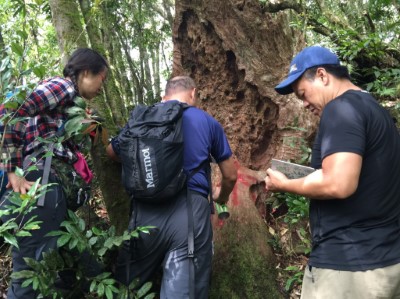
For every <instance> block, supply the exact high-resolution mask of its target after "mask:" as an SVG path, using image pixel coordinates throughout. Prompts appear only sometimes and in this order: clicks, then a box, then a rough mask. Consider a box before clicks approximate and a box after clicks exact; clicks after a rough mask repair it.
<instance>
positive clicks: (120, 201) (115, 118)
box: [79, 0, 130, 232]
mask: <svg viewBox="0 0 400 299" xmlns="http://www.w3.org/2000/svg"><path fill="white" fill-rule="evenodd" d="M79 3H80V7H81V9H82V14H83V16H84V20H85V23H86V28H87V31H88V36H89V40H90V43H91V45H92V48H93V49H95V50H97V51H98V52H99V53H101V54H102V55H104V56H106V53H110V52H109V51H106V48H105V47H106V46H107V43H105V42H104V39H102V36H101V34H100V30H99V27H100V28H105V31H108V30H109V28H108V24H107V22H108V20H107V19H100V20H98V19H95V17H94V16H93V15H91V14H90V7H91V2H90V1H89V0H79ZM100 7H101V6H100ZM111 54H112V53H111ZM111 60H112V58H111ZM105 94H106V97H105V98H104V97H100V98H98V99H96V100H95V102H94V105H95V107H96V108H97V109H98V110H99V111H101V112H102V113H101V114H102V115H105V116H108V115H109V114H108V113H107V112H109V111H112V114H111V116H112V121H109V120H108V121H106V125H107V128H108V129H110V131H111V132H116V131H117V129H116V127H115V125H116V126H119V127H122V126H124V125H125V123H126V119H127V117H126V107H125V106H124V102H123V99H122V97H121V95H120V93H119V91H118V88H117V86H116V84H115V78H114V73H113V70H112V69H111V68H109V70H108V74H107V81H106V86H105ZM105 99H107V100H105ZM114 124H115V125H114ZM91 155H92V158H93V166H94V169H95V172H96V175H97V179H98V182H99V185H100V189H101V191H102V195H103V199H104V202H105V205H106V208H107V212H108V216H109V218H110V221H111V224H113V225H114V226H115V227H116V228H117V231H119V232H121V231H123V230H124V229H126V228H127V223H128V217H129V213H128V211H129V206H130V201H129V198H128V196H127V194H126V192H125V189H124V188H123V186H122V184H121V165H120V164H119V163H116V162H114V161H111V160H110V159H109V158H108V157H107V154H106V152H105V146H104V144H103V142H102V140H101V139H98V142H97V143H95V144H94V145H93V147H92V151H91Z"/></svg>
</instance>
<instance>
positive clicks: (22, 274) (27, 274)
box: [11, 270, 35, 279]
mask: <svg viewBox="0 0 400 299" xmlns="http://www.w3.org/2000/svg"><path fill="white" fill-rule="evenodd" d="M34 276H35V272H33V271H31V270H22V271H18V272H13V273H12V274H11V278H13V279H25V278H31V277H34Z"/></svg>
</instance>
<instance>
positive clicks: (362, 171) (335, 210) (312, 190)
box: [265, 46, 400, 299]
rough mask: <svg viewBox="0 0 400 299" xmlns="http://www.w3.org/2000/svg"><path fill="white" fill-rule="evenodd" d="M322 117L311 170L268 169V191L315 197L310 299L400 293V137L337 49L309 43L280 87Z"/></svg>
mask: <svg viewBox="0 0 400 299" xmlns="http://www.w3.org/2000/svg"><path fill="white" fill-rule="evenodd" d="M275 90H276V91H277V92H278V93H280V94H290V93H292V92H294V93H295V94H296V96H297V97H298V98H299V99H300V100H302V101H303V103H304V107H305V108H306V109H309V110H310V111H311V112H312V113H313V114H314V115H316V116H319V117H320V124H319V129H318V133H317V136H316V139H315V142H314V146H313V149H312V160H311V166H312V168H315V169H316V170H315V171H313V172H311V173H310V174H308V175H306V176H304V177H300V178H295V179H290V178H288V177H286V176H285V175H284V174H283V173H282V172H280V171H278V170H273V169H268V170H267V176H266V178H265V184H266V189H267V190H269V191H273V192H290V193H295V194H299V195H302V196H305V197H308V198H310V199H311V200H310V227H311V234H312V250H311V254H310V258H309V263H308V266H307V267H306V270H305V273H304V279H303V286H302V299H313V298H315V299H317V298H323V299H330V298H332V299H333V298H335V299H345V298H352V299H353V298H372V299H375V298H400V137H399V133H398V130H397V128H396V126H395V123H394V121H393V119H392V117H391V116H390V114H389V113H388V112H387V111H386V110H385V109H384V108H382V107H381V106H380V105H379V104H378V102H377V101H376V100H375V99H374V98H373V97H372V96H371V95H370V94H369V93H368V92H366V91H364V90H361V88H359V87H358V86H356V85H354V84H353V83H352V82H351V81H350V75H349V73H348V70H347V68H346V67H344V66H342V65H340V61H339V59H338V57H337V56H336V55H335V54H334V53H332V52H331V51H330V50H328V49H326V48H323V47H318V46H313V47H308V48H305V49H304V50H303V51H301V52H300V53H299V54H298V55H297V56H296V57H295V58H294V59H293V60H292V62H291V64H290V70H289V74H288V77H287V78H286V79H285V80H284V81H283V82H281V83H280V84H279V85H278V86H276V87H275Z"/></svg>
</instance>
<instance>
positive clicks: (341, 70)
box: [304, 64, 351, 80]
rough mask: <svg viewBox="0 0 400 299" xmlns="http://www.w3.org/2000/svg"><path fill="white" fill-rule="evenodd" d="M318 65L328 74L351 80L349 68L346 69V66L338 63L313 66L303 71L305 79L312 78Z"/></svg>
mask: <svg viewBox="0 0 400 299" xmlns="http://www.w3.org/2000/svg"><path fill="white" fill-rule="evenodd" d="M320 67H322V68H324V69H325V70H326V71H327V72H328V73H329V74H331V75H332V76H334V77H336V78H338V79H348V80H351V77H350V74H349V70H348V69H347V67H345V66H343V65H339V64H325V65H318V66H313V67H311V68H309V69H307V70H306V71H305V73H304V77H306V78H307V79H314V78H315V75H316V73H317V69H318V68H320Z"/></svg>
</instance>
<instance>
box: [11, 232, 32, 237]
mask: <svg viewBox="0 0 400 299" xmlns="http://www.w3.org/2000/svg"><path fill="white" fill-rule="evenodd" d="M15 235H16V236H17V237H30V236H32V234H31V233H30V232H27V231H25V230H20V231H18V232H17V233H16V234H15Z"/></svg>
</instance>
